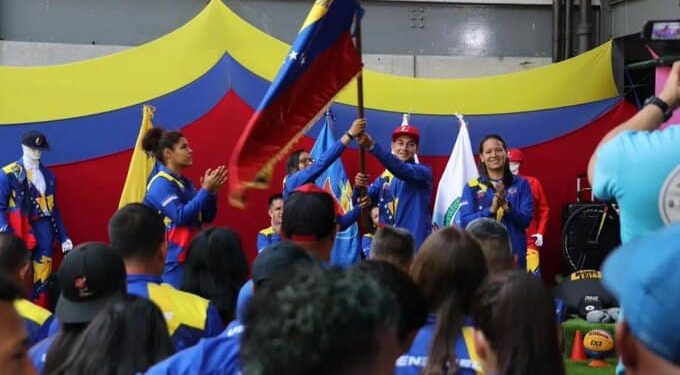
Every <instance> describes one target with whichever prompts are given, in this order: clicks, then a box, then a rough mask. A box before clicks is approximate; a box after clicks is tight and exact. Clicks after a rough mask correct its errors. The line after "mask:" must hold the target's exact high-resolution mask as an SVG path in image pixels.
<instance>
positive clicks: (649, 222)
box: [593, 125, 680, 243]
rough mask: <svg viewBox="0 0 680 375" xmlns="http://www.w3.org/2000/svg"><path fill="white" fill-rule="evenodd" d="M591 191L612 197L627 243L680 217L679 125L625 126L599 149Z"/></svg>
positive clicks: (624, 239) (599, 196)
mask: <svg viewBox="0 0 680 375" xmlns="http://www.w3.org/2000/svg"><path fill="white" fill-rule="evenodd" d="M593 179H594V181H593V193H594V194H595V196H596V197H597V198H599V199H602V200H607V201H610V200H614V199H615V200H616V201H617V202H618V205H619V209H620V217H621V241H622V242H624V243H626V242H628V241H630V240H632V239H634V238H636V237H639V236H642V235H644V234H646V233H648V232H651V231H653V230H655V229H658V228H661V227H663V226H664V225H668V224H669V223H671V222H676V221H680V125H678V126H671V127H668V128H666V129H665V130H655V131H651V132H649V131H626V132H622V133H620V134H618V135H616V136H615V137H614V138H612V139H611V140H609V141H608V142H607V143H605V144H604V145H602V146H601V147H600V149H599V150H598V151H597V158H596V161H595V175H594V177H593Z"/></svg>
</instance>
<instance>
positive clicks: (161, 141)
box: [142, 128, 185, 164]
mask: <svg viewBox="0 0 680 375" xmlns="http://www.w3.org/2000/svg"><path fill="white" fill-rule="evenodd" d="M181 138H185V137H184V134H182V133H181V132H178V131H166V130H163V129H161V128H151V129H149V130H147V131H146V133H144V138H142V149H143V150H144V151H146V153H147V154H149V155H151V156H153V157H155V158H156V160H158V161H159V162H161V163H163V164H165V160H163V150H165V149H166V148H169V149H171V150H172V148H173V147H175V145H176V144H177V142H179V140H180V139H181Z"/></svg>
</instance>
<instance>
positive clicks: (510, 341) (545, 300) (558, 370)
mask: <svg viewBox="0 0 680 375" xmlns="http://www.w3.org/2000/svg"><path fill="white" fill-rule="evenodd" d="M472 319H473V321H474V322H475V326H476V328H475V333H474V339H475V350H476V351H477V356H478V357H479V361H480V363H481V365H482V368H483V369H484V373H486V374H503V375H526V374H551V375H552V374H554V375H563V374H564V363H563V359H562V352H561V350H560V345H559V342H558V338H557V330H558V328H557V327H558V325H557V321H556V318H555V305H554V302H553V298H552V296H551V295H550V292H549V291H548V290H547V289H546V288H545V287H544V286H543V284H542V283H541V281H540V280H539V279H538V278H536V277H535V276H531V275H529V274H527V273H526V272H521V271H505V272H501V273H499V274H496V275H493V276H491V277H490V278H489V279H488V280H487V281H486V282H485V283H484V285H482V287H481V288H479V289H478V290H477V293H476V295H475V298H474V302H473V306H472Z"/></svg>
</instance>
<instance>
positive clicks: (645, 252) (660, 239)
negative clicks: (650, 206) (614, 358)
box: [602, 224, 680, 375]
mask: <svg viewBox="0 0 680 375" xmlns="http://www.w3.org/2000/svg"><path fill="white" fill-rule="evenodd" d="M678 265H680V224H674V225H672V226H669V227H665V228H663V229H661V230H658V231H656V232H653V233H650V234H648V235H646V236H644V237H641V238H639V239H637V240H635V241H633V242H629V243H627V244H625V245H623V246H621V247H620V248H618V249H616V250H615V251H614V252H613V253H612V255H610V256H609V258H608V259H607V260H606V261H605V264H604V266H603V268H602V269H603V274H604V284H605V286H606V287H607V288H608V289H609V290H610V291H611V292H612V293H613V294H614V296H615V297H616V298H617V299H618V300H619V302H620V304H621V308H622V309H623V319H622V320H619V322H618V323H617V325H616V347H617V348H618V351H619V354H620V355H621V359H622V360H623V364H624V365H625V366H626V374H629V375H636V374H680V319H678V317H677V315H676V314H677V313H678V311H680V299H679V298H678V290H679V289H680V271H679V270H678Z"/></svg>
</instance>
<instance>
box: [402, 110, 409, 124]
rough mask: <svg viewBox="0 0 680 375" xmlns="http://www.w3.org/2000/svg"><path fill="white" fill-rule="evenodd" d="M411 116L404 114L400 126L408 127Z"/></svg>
mask: <svg viewBox="0 0 680 375" xmlns="http://www.w3.org/2000/svg"><path fill="white" fill-rule="evenodd" d="M410 118H411V115H409V114H408V113H404V115H403V116H402V117H401V126H404V125H408V124H409V121H410Z"/></svg>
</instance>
